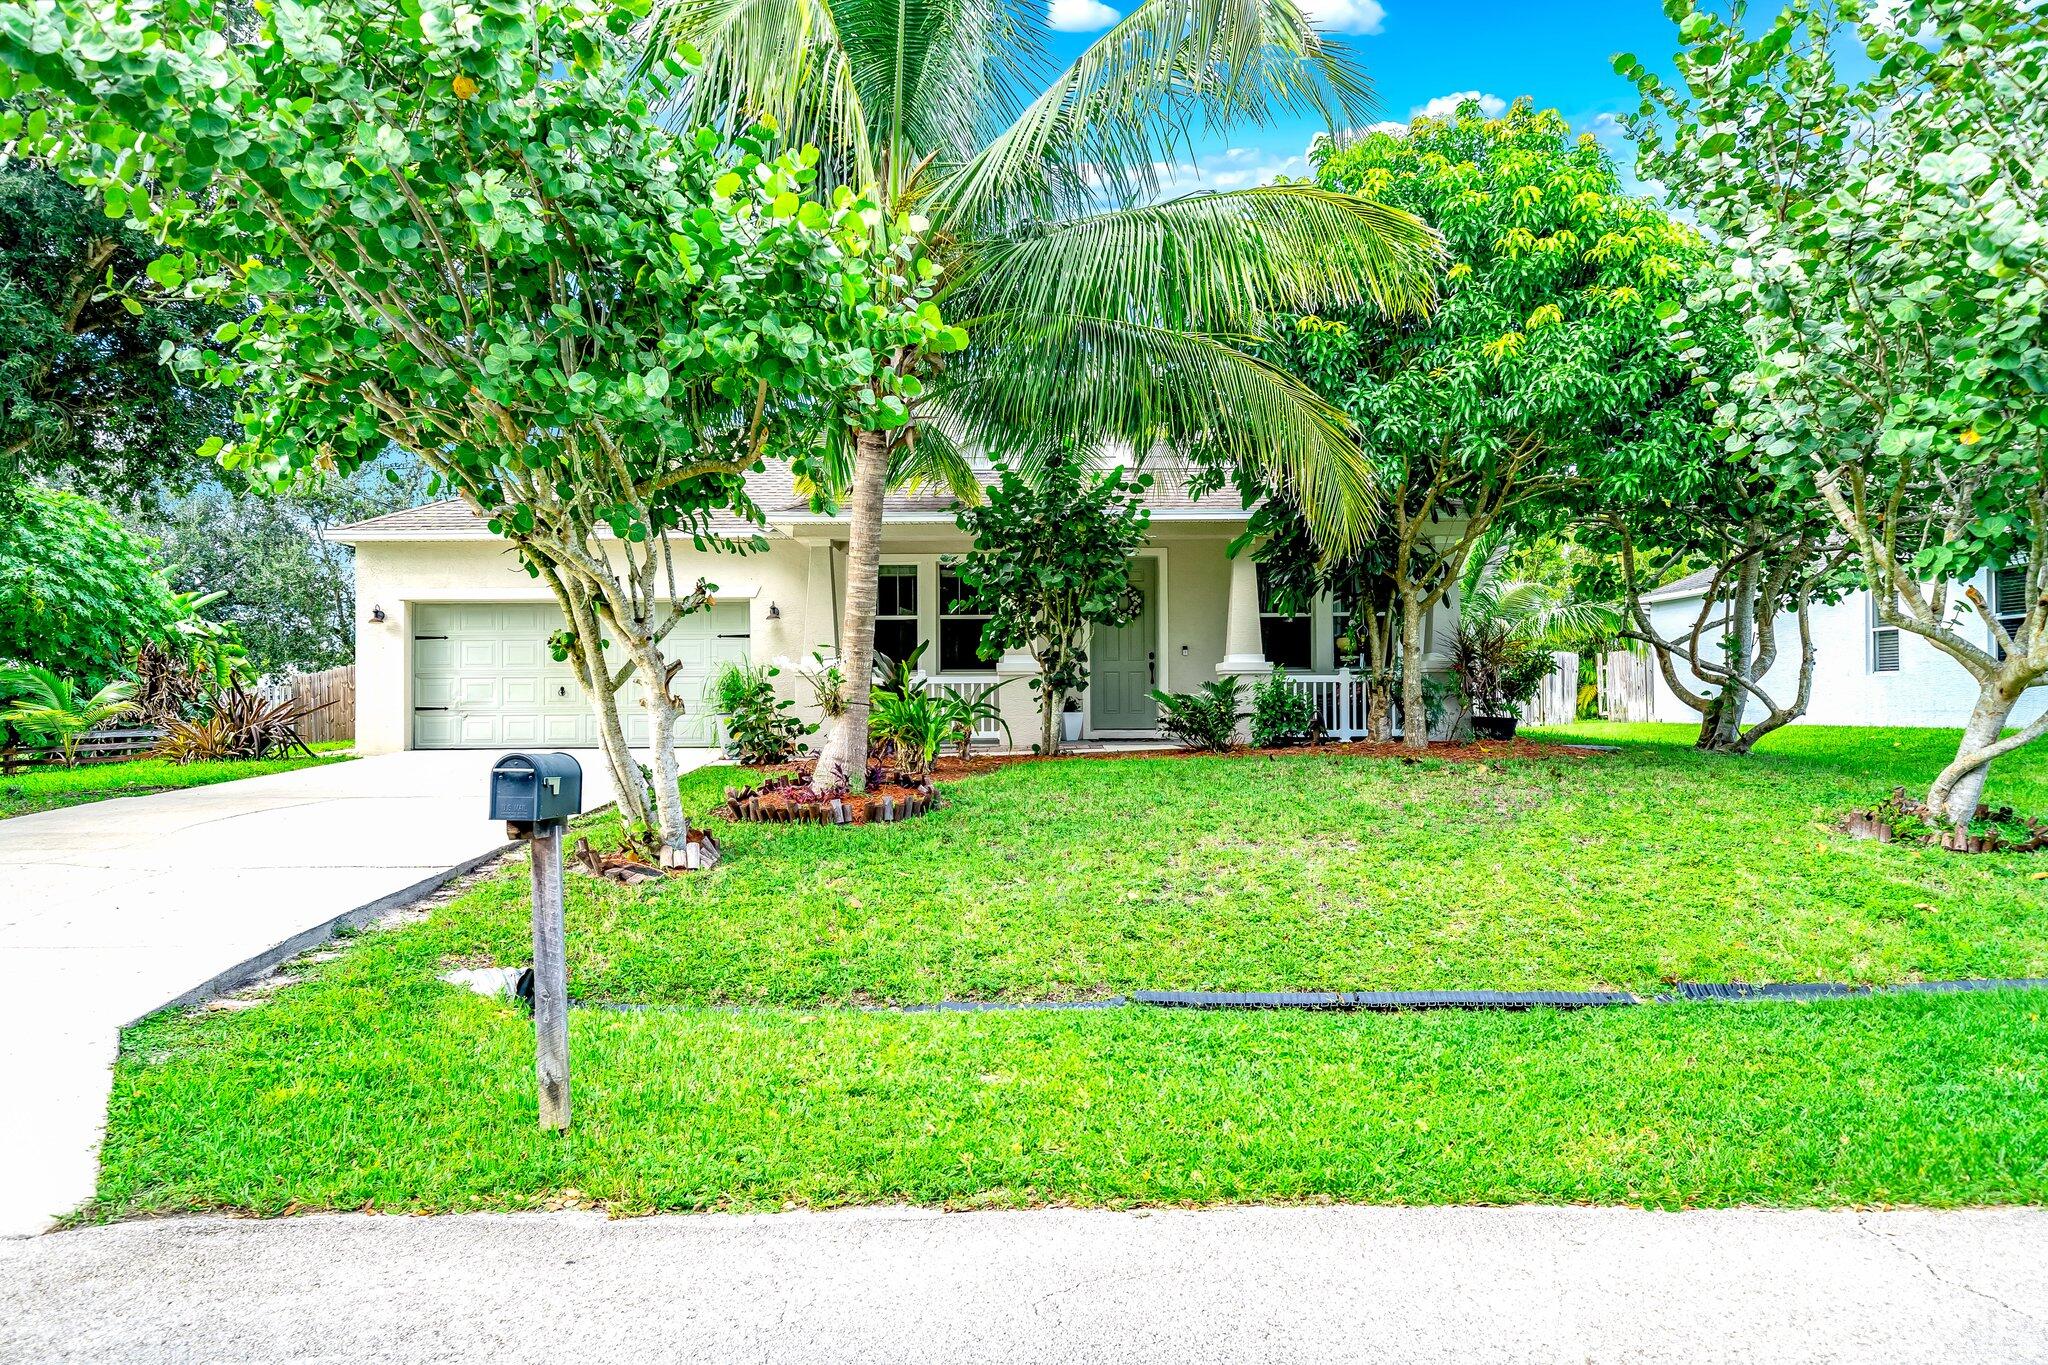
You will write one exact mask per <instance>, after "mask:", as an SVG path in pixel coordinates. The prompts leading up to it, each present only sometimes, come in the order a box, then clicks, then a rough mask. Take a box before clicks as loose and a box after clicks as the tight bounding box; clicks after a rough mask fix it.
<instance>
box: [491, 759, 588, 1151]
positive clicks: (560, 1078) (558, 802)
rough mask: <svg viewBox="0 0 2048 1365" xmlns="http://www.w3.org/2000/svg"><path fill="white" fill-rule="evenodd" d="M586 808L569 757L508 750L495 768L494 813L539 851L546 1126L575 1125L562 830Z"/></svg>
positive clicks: (538, 1070) (541, 1075)
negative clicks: (572, 1118) (571, 1113)
mask: <svg viewBox="0 0 2048 1365" xmlns="http://www.w3.org/2000/svg"><path fill="white" fill-rule="evenodd" d="M582 810H583V768H582V765H581V764H579V763H577V761H576V760H575V759H573V758H571V757H570V756H569V755H567V754H506V755H505V756H504V757H503V758H501V759H499V760H498V761H497V763H496V764H494V765H493V766H492V768H491V818H492V819H493V820H503V821H504V822H505V833H506V834H507V835H508V836H510V837H511V838H514V839H523V840H525V841H526V843H527V847H528V848H529V849H530V850H531V852H532V855H533V1046H534V1058H533V1066H534V1075H535V1077H536V1079H537V1080H538V1081H539V1083H540V1126H541V1127H542V1128H545V1129H548V1130H550V1131H552V1132H566V1131H567V1130H568V1127H569V962H568V956H567V948H566V947H565V945H564V943H563V929H562V834H563V832H564V831H565V830H566V829H567V828H568V827H569V817H570V816H572V815H577V814H580V813H581V812H582Z"/></svg>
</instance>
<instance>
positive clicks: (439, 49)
mask: <svg viewBox="0 0 2048 1365" xmlns="http://www.w3.org/2000/svg"><path fill="white" fill-rule="evenodd" d="M643 15H644V6H642V5H636V4H633V3H631V2H630V0H629V3H627V4H624V5H614V4H609V3H602V2H600V0H560V2H559V3H557V2H555V0H546V2H537V0H479V3H474V4H471V3H450V2H449V0H423V3H407V4H403V5H399V4H388V3H383V0H360V2H357V0H336V2H335V3H313V4H299V3H296V2H295V0H275V3H273V4H268V5H260V6H258V7H257V8H256V12H255V14H254V16H253V18H252V17H251V16H250V15H249V13H248V11H246V10H244V9H242V8H241V7H240V6H239V5H232V4H229V3H227V0H25V2H23V0H10V2H9V3H0V97H11V99H10V104H9V107H8V111H7V112H6V113H5V115H4V123H0V136H4V138H5V139H6V140H7V141H8V143H9V144H10V145H11V147H12V149H13V151H14V152H16V153H17V154H27V155H31V156H35V157H39V158H43V159H45V160H47V161H48V162H49V163H51V164H52V165H54V166H55V168H56V169H57V170H58V171H59V172H60V173H61V174H63V175H64V176H65V177H66V178H68V179H70V180H71V181H73V182H74V183H76V184H78V185H80V186H82V187H84V188H87V189H89V190H91V191H93V192H95V193H97V194H98V195H99V196H100V197H101V198H102V200H103V201H104V205H105V211H106V213H107V215H108V216H109V217H110V218H111V219H114V220H118V221H122V222H124V224H125V229H126V230H127V231H131V232H137V233H145V234H148V235H150V236H152V237H154V238H155V239H157V240H158V241H159V242H161V243H162V244H163V245H164V246H165V248H166V249H165V250H164V251H163V252H162V253H161V254H159V255H157V256H156V257H155V258H154V259H153V260H152V262H151V264H150V267H149V276H150V279H151V280H152V281H153V282H154V284H155V286H156V287H157V288H159V289H161V290H163V291H165V292H167V293H178V294H189V295H192V296H195V297H198V298H202V299H206V300H208V301H211V302H215V303H217V304H219V305H221V306H223V307H225V308H227V309H229V310H230V311H231V313H232V314H233V316H232V318H231V320H230V321H228V322H226V323H224V324H222V325H221V326H220V328H219V329H218V330H217V331H216V332H215V333H214V334H213V338H212V342H211V344H210V345H193V346H171V347H167V348H166V357H165V358H166V359H167V360H169V361H171V362H172V363H174V364H176V365H178V366H179V367H180V368H182V369H184V370H187V371H189V372H192V373H196V374H199V375H201V376H203V377H204V378H206V379H207V380H209V381H211V382H213V383H215V384H218V385H224V386H233V387H234V390H235V393H236V396H237V402H238V405H239V420H240V425H241V434H240V436H239V438H237V439H236V440H234V441H232V442H227V443H224V444H223V445H222V446H221V448H219V450H218V453H219V454H220V456H221V458H222V459H223V460H224V461H225V462H227V463H228V464H230V465H233V466H237V467H240V468H243V469H245V470H247V471H249V473H250V474H251V475H252V476H253V477H254V478H256V479H258V480H260V481H264V482H268V483H270V484H273V485H277V486H285V485H288V484H290V483H292V482H294V481H299V480H305V479H309V478H312V479H317V478H319V477H321V476H323V475H326V474H330V473H339V474H344V475H346V474H348V473H351V472H353V471H355V470H357V469H359V468H361V467H363V466H364V465H366V464H368V463H370V462H371V461H374V460H376V459H377V458H379V457H380V456H381V455H382V454H384V452H385V451H386V450H387V449H388V448H389V446H390V444H391V443H394V442H395V443H397V444H398V445H400V446H402V447H404V448H406V449H408V450H411V451H415V452H417V453H418V454H419V456H420V457H421V459H423V460H424V461H425V462H426V463H427V465H428V466H429V467H430V468H431V469H432V470H433V471H434V472H435V473H436V474H437V475H438V476H439V479H440V481H441V482H442V483H443V484H444V485H445V486H446V487H447V488H450V489H453V490H454V491H455V492H456V493H457V494H459V495H460V496H461V497H462V498H463V499H464V500H465V501H467V502H468V503H469V504H470V505H471V506H472V507H473V508H474V509H475V510H476V511H477V512H478V513H479V514H481V515H483V516H485V517H488V518H489V522H490V525H491V527H492V529H493V530H494V531H496V532H497V533H498V534H500V535H502V536H504V537H505V538H506V539H507V540H509V541H510V542H511V543H512V544H513V545H514V546H516V547H517V549H518V552H519V554H520V555H521V557H522V558H523V560H524V562H525V564H526V566H527V568H528V569H529V571H530V572H532V573H533V574H534V575H535V576H536V577H537V578H539V579H540V580H541V581H542V582H543V583H545V585H546V586H547V588H548V589H549V591H550V592H551V593H552V594H553V596H554V598H555V600H556V601H557V602H558V604H559V605H560V607H561V609H562V612H563V616H564V622H565V630H564V631H563V632H562V633H561V634H560V635H558V636H557V637H556V644H557V647H558V648H559V649H560V650H561V652H562V653H563V654H565V655H566V656H567V657H568V658H569V660H570V661H571V662H572V663H573V664H574V666H575V669H576V673H577V677H578V679H579V681H580V683H581V684H582V686H583V689H584V691H585V693H586V695H587V696H588V698H589V700H590V701H591V703H592V705H593V707H594V709H595V712H596V714H597V717H598V720H599V731H600V734H601V736H602V739H603V745H604V749H605V753H606V756H607V760H608V762H609V764H610V767H611V770H612V777H613V780H614V785H615V787H616V788H617V790H618V793H619V798H620V800H621V802H622V803H623V806H624V809H625V810H626V812H627V813H628V815H629V818H630V819H631V821H632V823H633V824H635V825H636V826H639V827H640V828H641V829H642V830H643V832H644V833H645V834H646V835H647V836H648V838H649V841H650V843H653V844H658V845H659V846H660V848H661V851H663V852H664V853H667V854H673V852H674V850H675V849H676V848H678V847H679V846H680V844H681V843H682V841H683V840H684V839H685V838H686V837H687V832H688V831H687V822H686V819H685V817H684V815H683V812H682V809H681V803H680V797H679V794H678V790H677V781H676V778H677V772H676V765H675V757H674V753H673V749H672V739H673V732H674V726H675V722H676V718H677V716H678V714H679V713H680V711H681V708H682V702H681V701H680V699H678V698H677V697H676V696H675V695H673V692H672V687H671V684H672V680H673V675H674V671H675V665H673V664H671V663H670V661H669V660H668V659H667V657H666V655H665V653H664V649H663V641H664V639H665V637H667V636H668V634H669V633H670V632H671V631H672V630H673V629H674V628H675V626H676V624H677V623H678V622H679V621H680V620H681V619H682V618H683V617H684V616H685V615H686V614H687V613H688V612H690V611H692V610H694V609H697V608H699V607H701V606H702V605H703V604H704V603H706V602H707V601H708V600H709V599H710V596H711V592H712V589H711V586H710V585H709V584H706V583H704V582H702V581H701V580H699V581H694V582H689V583H684V582H679V581H678V571H677V565H676V561H675V558H674V555H673V553H672V545H673V544H674V542H675V540H676V539H677V538H695V539H696V540H697V541H698V543H699V544H721V543H723V542H720V541H718V540H716V539H714V538H712V537H711V536H710V534H709V533H710V530H711V517H712V514H713V513H715V512H717V511H720V510H721V509H729V508H737V509H740V510H742V511H747V510H750V509H749V508H748V505H747V503H746V501H745V495H744V491H743V485H742V482H741V476H742V474H743V473H744V472H745V471H747V470H748V469H749V468H751V467H753V466H755V465H756V464H757V463H758V462H760V461H761V460H763V459H764V458H769V457H774V456H778V455H784V454H788V453H789V452H791V451H794V450H799V449H802V448H804V446H805V443H806V442H807V441H809V440H810V439H812V436H813V433H815V431H816V430H817V429H818V428H819V427H821V426H825V425H834V424H836V425H839V426H842V427H843V426H844V425H845V424H846V423H847V422H848V421H857V422H858V423H860V424H862V425H864V426H868V427H873V428H875V429H887V428H889V427H891V426H892V425H899V424H901V422H902V421H903V420H904V401H905V393H904V389H905V384H904V382H903V377H902V375H901V374H900V373H899V371H898V369H897V368H895V367H892V366H887V365H881V364H878V363H877V362H876V359H875V357H876V356H877V355H878V354H886V355H891V356H899V357H900V356H905V355H915V354H916V353H917V352H918V351H919V350H920V349H921V348H922V347H924V346H925V345H926V344H927V343H929V342H930V341H931V340H932V339H933V338H934V337H938V336H941V335H942V334H943V335H945V336H948V337H950V336H951V332H950V331H948V330H947V329H945V328H944V325H943V323H942V322H941V320H940V317H939V314H938V310H937V308H936V307H935V306H934V305H933V304H932V303H931V302H930V300H929V298H928V293H929V285H928V277H929V270H928V268H926V267H924V266H923V265H922V261H921V258H920V254H919V248H918V245H917V240H916V237H917V232H918V229H919V227H920V224H919V223H918V222H917V221H915V220H913V219H911V218H910V217H908V216H907V215H905V216H902V217H896V218H891V217H887V216H885V215H884V214H883V213H882V212H881V211H880V210H879V209H878V208H877V207H876V205H875V202H874V201H873V199H872V198H871V197H869V196H867V195H864V194H863V193H862V192H861V191H860V189H859V188H858V187H857V186H849V185H846V184H843V183H842V184H839V185H837V186H835V187H834V189H833V191H832V193H831V196H830V198H829V200H828V201H821V200H820V199H818V198H817V197H815V196H813V195H811V194H810V192H809V187H810V185H811V183H812V181H813V179H814V176H815V162H816V154H815V153H814V152H810V151H808V150H798V151H784V152H782V153H781V154H779V155H778V154H776V152H775V149H774V148H773V147H772V145H771V141H772V137H773V134H774V128H773V127H772V125H771V124H769V123H766V122H761V123H756V124H753V125H751V126H749V127H746V128H743V129H738V130H730V131H727V132H724V133H718V134H714V133H712V132H709V131H701V130H693V129H690V128H688V127H684V128H680V129H678V128H674V127H671V126H669V124H668V123H667V122H665V121H664V120H663V119H662V118H660V117H658V116H657V115H656V114H655V113H653V112H652V111H650V109H649V107H648V105H647V103H646V102H645V99H644V97H643V95H642V93H641V89H642V83H641V82H640V81H638V80H637V79H636V77H635V76H634V74H633V71H632V63H631V56H630V53H629V52H628V51H627V48H626V39H627V36H628V35H629V34H630V32H631V31H632V27H633V25H634V24H635V23H636V21H637V20H638V19H640V18H641V17H642V16H643ZM669 60H670V61H671V62H673V63H674V64H675V68H676V70H677V72H678V73H681V72H683V71H684V70H685V69H686V68H687V67H688V65H689V63H690V62H691V61H692V60H693V54H691V53H690V52H689V51H688V50H686V49H679V50H677V51H676V52H675V53H674V55H673V56H672V57H671V58H670V59H669ZM608 644H612V645H616V646H617V648H616V650H615V651H613V652H611V653H608V652H607V645H608ZM634 675H637V677H638V679H639V682H640V684H641V690H642V691H643V692H644V693H645V697H646V705H647V708H648V716H649V721H650V727H651V731H652V740H651V745H650V747H651V749H652V754H653V760H654V768H655V778H654V781H653V784H652V787H653V791H652V798H651V808H650V803H649V798H648V797H647V796H646V795H644V792H645V787H644V785H643V783H642V781H641V779H640V776H639V773H638V768H637V764H636V763H635V761H634V759H633V755H632V753H631V751H630V750H629V749H628V747H627V744H626V740H625V736H624V732H623V727H622V725H621V719H620V713H619V703H620V695H621V689H622V688H624V687H625V685H626V683H627V681H628V680H629V679H630V678H631V677H633V676H634Z"/></svg>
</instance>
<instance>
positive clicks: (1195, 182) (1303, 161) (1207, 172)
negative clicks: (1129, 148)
mask: <svg viewBox="0 0 2048 1365" xmlns="http://www.w3.org/2000/svg"><path fill="white" fill-rule="evenodd" d="M1152 169H1153V171H1154V172H1156V173H1157V174H1158V176H1159V196H1158V197H1159V198H1160V199H1172V198H1174V197H1175V196H1177V195H1182V194H1194V193H1196V192H1197V191H1202V190H1209V191H1216V190H1243V189H1250V188H1251V187H1252V186H1254V185H1264V184H1266V183H1268V182H1270V181H1272V180H1274V179H1276V178H1278V177H1280V176H1283V175H1285V176H1305V175H1307V174H1308V172H1309V165H1308V157H1307V156H1306V155H1304V154H1301V153H1296V154H1294V155H1292V156H1282V155H1280V154H1278V153H1275V152H1273V151H1270V150H1268V149H1267V148H1264V147H1232V148H1230V149H1229V150H1228V151H1223V152H1217V153H1214V154H1212V155H1209V156H1204V157H1202V158H1201V159H1200V160H1199V161H1196V162H1186V161H1183V162H1178V163H1175V164H1172V165H1168V164H1166V163H1163V162H1162V163H1158V164H1155V165H1154V166H1153V168H1152Z"/></svg>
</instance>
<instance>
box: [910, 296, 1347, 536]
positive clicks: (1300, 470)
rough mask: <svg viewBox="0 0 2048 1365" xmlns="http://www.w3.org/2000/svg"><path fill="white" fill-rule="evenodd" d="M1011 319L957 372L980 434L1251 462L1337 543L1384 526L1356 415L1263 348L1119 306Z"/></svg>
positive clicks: (954, 389) (964, 414)
mask: <svg viewBox="0 0 2048 1365" xmlns="http://www.w3.org/2000/svg"><path fill="white" fill-rule="evenodd" d="M1004 327H1005V331H1004V344H1003V345H1000V346H986V347H978V348H974V349H971V350H970V351H968V352H967V353H966V354H965V355H964V356H963V357H962V358H961V360H960V361H959V362H958V363H957V364H956V366H955V367H954V369H953V371H952V372H951V373H950V374H949V376H948V383H947V389H946V402H947V404H948V406H949V407H951V408H952V409H954V410H955V411H957V412H958V413H959V414H960V417H961V419H962V421H963V424H964V427H965V430H966V433H967V435H968V437H969V439H970V440H973V441H976V442H978V443H979V444H981V445H983V446H985V447H987V448H989V449H994V450H1003V449H1006V443H1007V442H1008V441H1010V440H1011V439H1012V435H1011V434H1012V433H1016V432H1028V433H1031V437H1032V440H1033V441H1034V442H1038V443H1044V444H1052V445H1056V444H1060V443H1066V444H1068V445H1070V446H1072V447H1077V448H1081V449H1096V448H1099V447H1102V446H1105V445H1123V446H1127V447H1128V448H1129V449H1130V450H1132V451H1133V452H1134V453H1135V456H1136V457H1137V458H1139V459H1143V458H1145V457H1146V456H1147V455H1148V454H1149V453H1150V452H1152V451H1154V450H1156V449H1158V448H1160V447H1162V446H1163V447H1167V448H1169V449H1171V450H1172V451H1173V452H1174V454H1175V455H1176V456H1177V457H1182V458H1192V459H1196V460H1199V461H1202V462H1204V463H1222V464H1228V465H1230V466H1232V467H1241V468H1247V469H1250V470H1253V471H1256V472H1257V473H1258V474H1259V475H1260V476H1261V477H1262V478H1263V479H1265V480H1267V481H1270V482H1271V483H1273V484H1276V485H1278V486H1280V487H1282V488H1284V489H1285V490H1286V491H1287V493H1288V494H1289V495H1290V496H1291V497H1293V498H1294V499H1295V500H1296V501H1297V502H1298V503H1299V505H1300V507H1301V509H1302V512H1303V515H1304V517H1305V518H1306V519H1307V521H1308V523H1309V527H1310V530H1311V531H1312V532H1313V533H1314V534H1315V536H1316V538H1317V540H1318V543H1319V544H1321V545H1322V546H1323V548H1324V550H1325V552H1326V553H1328V554H1332V555H1335V554H1341V553H1343V552H1344V551H1346V550H1348V549H1350V548H1352V547H1353V546H1355V545H1357V544H1358V543H1360V542H1361V541H1362V540H1363V539H1364V538H1365V537H1366V536H1368V535H1369V534H1370V533H1371V531H1372V529H1373V527H1374V526H1375V525H1376V524H1377V521H1378V517H1379V507H1380V499H1379V489H1378V487H1377V485H1376V483H1375V481H1374V478H1373V473H1372V469H1371V466H1370V465H1369V463H1368V462H1367V460H1366V459H1365V457H1364V455H1363V453H1362V452H1361V451H1360V449H1359V445H1358V439H1357V433H1356V432H1355V430H1354V429H1353V427H1352V425H1351V421H1350V419H1349V418H1347V417H1346V416H1345V415H1344V414H1343V413H1342V412H1341V411H1339V410H1338V409H1336V408H1334V407H1332V406H1330V405H1329V404H1328V403H1326V402H1324V401H1323V400H1322V399H1320V398H1318V397H1317V396H1316V395H1315V394H1314V393H1312V392H1310V391H1309V390H1308V389H1307V388H1305V387H1304V386H1303V385H1302V384H1301V383H1300V382H1299V381H1297V380H1296V379H1294V378H1293V377H1292V376H1291V375H1288V374H1287V373H1285V372H1284V371H1282V370H1280V369H1277V368H1276V367H1274V366H1272V365H1269V364H1267V363H1266V362H1264V361H1262V360H1260V359H1258V358H1257V357H1256V356H1252V355H1248V354H1246V353H1245V352H1243V351H1240V350H1238V349H1236V348H1235V347H1233V346H1231V345H1229V344H1228V343H1227V342H1225V341H1224V340H1221V339H1219V338H1216V337H1211V336H1205V335H1201V334H1198V333H1192V332H1185V331H1177V330H1174V329H1171V328H1164V327H1155V326H1148V325H1146V324H1143V323H1138V322H1133V321H1130V320H1128V319H1121V318H1097V317H1082V316H1077V315H1074V314H1071V313H1066V314H1059V315H1055V316H1051V317H1038V318H1025V317H1016V316H1010V317H1006V318H1005V320H1004Z"/></svg>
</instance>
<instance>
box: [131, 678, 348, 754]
mask: <svg viewBox="0 0 2048 1365" xmlns="http://www.w3.org/2000/svg"><path fill="white" fill-rule="evenodd" d="M205 705H206V708H207V712H206V714H205V715H204V716H202V717H200V718H199V719H197V720H183V719H179V718H177V717H165V718H163V721H162V724H163V727H164V737H163V738H162V739H160V740H158V741H157V745H156V749H155V750H154V752H155V754H156V756H157V757H158V758H168V759H170V760H172V761H173V762H177V763H214V762H219V761H221V760H223V759H230V758H269V757H272V756H273V755H280V756H281V755H285V754H289V753H291V752H292V751H293V750H297V751H298V752H300V753H303V754H306V755H308V756H310V755H311V754H312V752H313V751H312V750H311V749H309V748H307V747H306V741H305V740H304V739H302V738H300V737H299V722H300V721H302V720H304V719H305V718H306V717H308V716H310V715H312V714H313V712H314V711H316V710H318V709H319V708H317V707H314V706H311V705H308V704H307V703H304V702H301V701H298V700H297V699H295V698H291V697H287V698H284V699H283V700H281V701H272V700H270V699H269V698H268V697H265V696H264V695H262V694H261V693H260V692H251V691H250V690H249V689H247V688H246V687H243V686H242V685H241V684H239V683H235V684H231V685H230V686H228V687H224V688H221V689H219V690H217V691H215V692H213V693H212V694H211V695H210V696H209V697H208V698H207V700H206V703H205Z"/></svg>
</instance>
